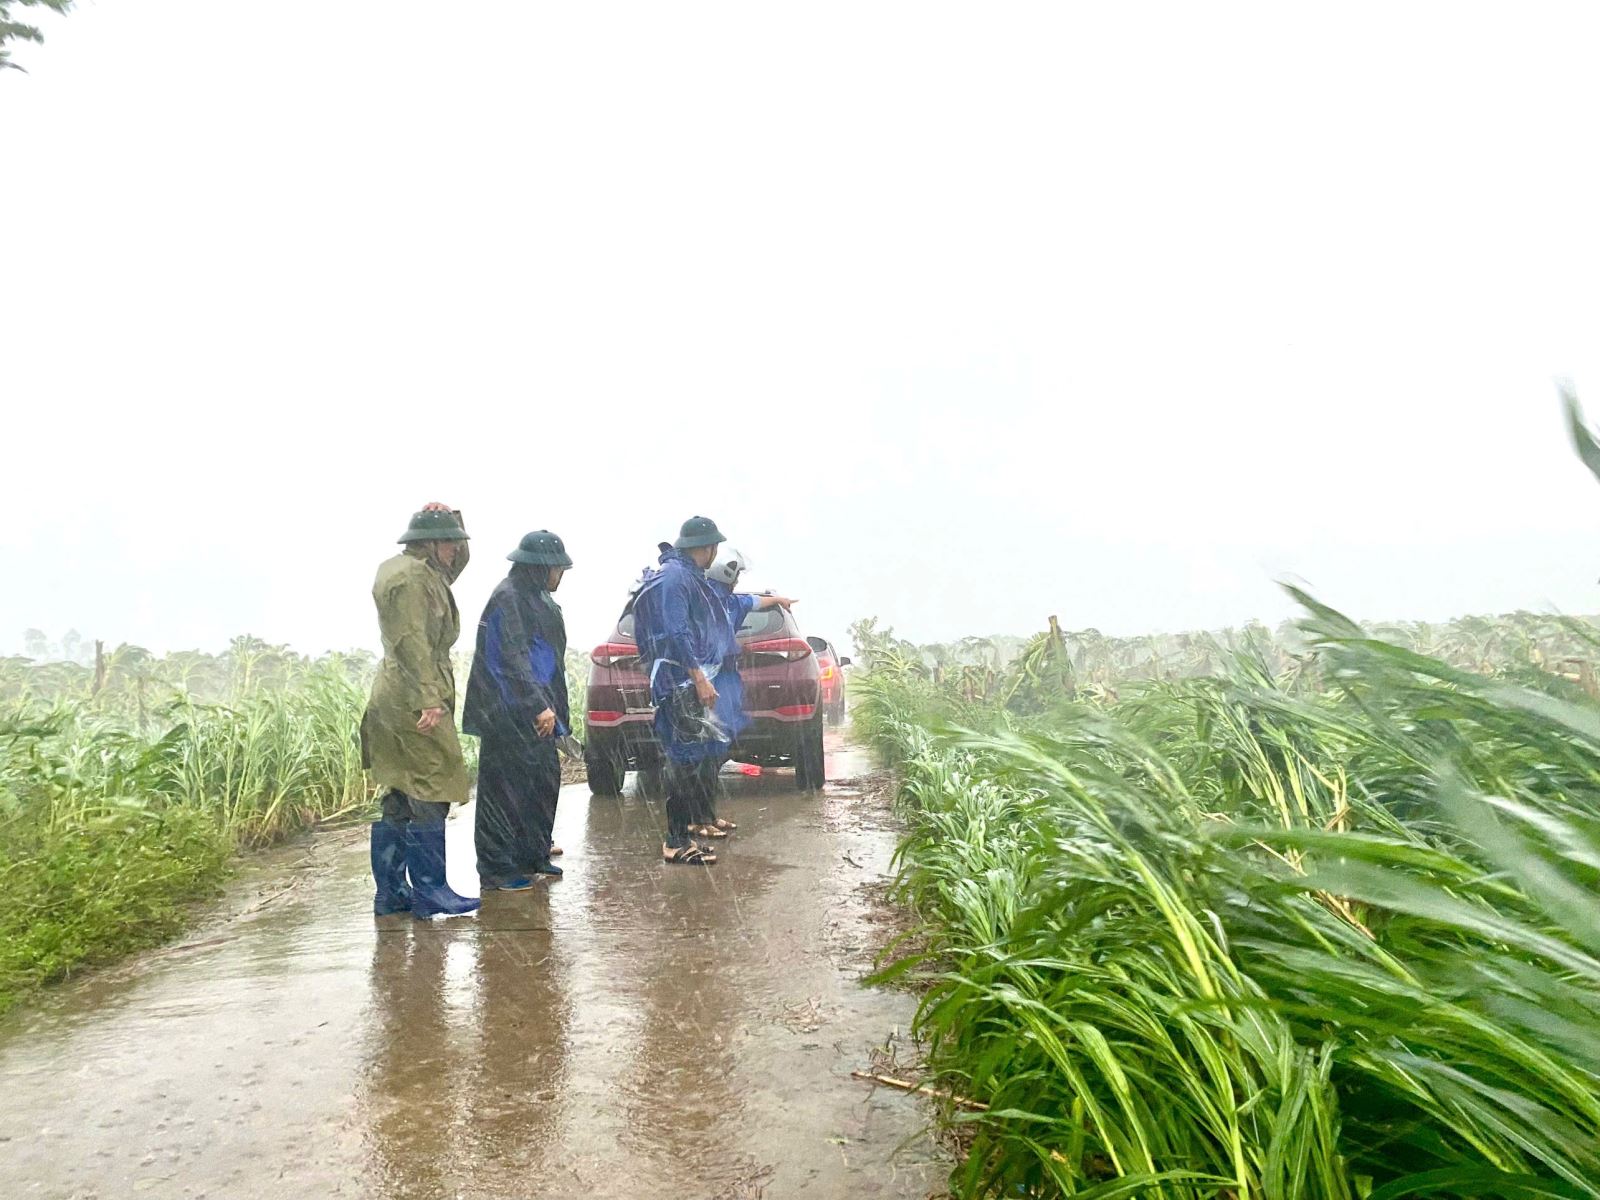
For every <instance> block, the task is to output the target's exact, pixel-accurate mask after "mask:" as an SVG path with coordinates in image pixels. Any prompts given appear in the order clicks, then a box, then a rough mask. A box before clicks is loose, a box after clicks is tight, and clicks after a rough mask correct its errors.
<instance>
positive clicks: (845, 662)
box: [839, 658, 850, 667]
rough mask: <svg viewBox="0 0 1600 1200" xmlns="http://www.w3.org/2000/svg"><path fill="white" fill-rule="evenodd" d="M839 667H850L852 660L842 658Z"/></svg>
mask: <svg viewBox="0 0 1600 1200" xmlns="http://www.w3.org/2000/svg"><path fill="white" fill-rule="evenodd" d="M839 665H840V666H841V667H848V666H849V665H850V660H849V659H848V658H841V659H840V660H839Z"/></svg>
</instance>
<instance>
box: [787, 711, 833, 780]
mask: <svg viewBox="0 0 1600 1200" xmlns="http://www.w3.org/2000/svg"><path fill="white" fill-rule="evenodd" d="M794 782H795V786H796V787H798V788H799V789H800V790H801V791H803V792H815V791H818V790H820V789H821V787H822V785H823V784H825V783H827V782H828V780H827V774H826V767H825V766H824V763H823V757H822V714H821V713H818V714H817V715H816V716H815V717H813V718H811V720H809V721H807V722H806V727H805V729H804V730H802V731H801V733H800V749H799V753H797V754H796V755H795V759H794Z"/></svg>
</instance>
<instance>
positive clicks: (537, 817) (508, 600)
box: [461, 529, 572, 892]
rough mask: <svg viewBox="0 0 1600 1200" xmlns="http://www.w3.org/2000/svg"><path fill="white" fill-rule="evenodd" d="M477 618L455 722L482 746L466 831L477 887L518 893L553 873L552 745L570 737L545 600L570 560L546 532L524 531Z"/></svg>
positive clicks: (557, 647)
mask: <svg viewBox="0 0 1600 1200" xmlns="http://www.w3.org/2000/svg"><path fill="white" fill-rule="evenodd" d="M506 557H507V558H508V559H510V560H511V563H512V566H511V571H510V573H509V574H508V575H507V576H506V577H505V578H504V579H502V580H501V581H500V583H499V584H498V585H497V586H496V587H495V589H494V592H493V593H492V594H491V595H490V596H489V603H488V604H487V605H485V606H484V610H483V617H482V619H481V620H479V622H478V644H477V650H476V653H474V655H473V657H472V673H471V675H469V676H468V677H467V699H466V705H465V707H464V708H463V709H462V713H461V725H462V728H463V729H464V730H465V731H466V732H467V733H472V734H476V735H477V736H478V737H479V738H481V739H482V741H481V742H480V744H479V750H478V810H477V815H476V817H475V820H474V825H473V834H474V838H475V840H476V842H477V848H478V881H479V885H480V887H481V888H482V889H483V890H485V891H493V890H495V889H499V890H501V891H509V892H518V891H523V890H525V889H527V888H530V887H532V886H533V881H532V880H531V879H529V878H528V876H529V875H534V874H538V875H552V876H554V875H560V874H561V868H560V867H558V866H555V865H554V864H553V863H552V862H551V861H550V858H551V856H552V855H553V854H560V853H561V852H560V851H559V850H557V849H556V848H555V847H554V846H553V845H552V844H551V841H550V835H551V829H552V827H553V826H554V824H555V819H556V801H557V799H558V798H559V796H560V794H561V761H560V758H559V757H558V755H557V753H556V739H557V738H561V737H565V736H567V735H568V734H570V733H571V732H572V729H571V720H572V717H571V714H570V712H569V711H568V707H567V668H566V658H567V627H566V622H565V621H564V620H563V618H562V616H561V606H560V605H558V604H557V603H556V601H555V597H554V596H553V595H552V594H551V593H553V592H554V591H555V590H556V589H557V588H559V587H560V586H561V578H562V576H563V575H565V574H566V571H567V568H569V567H570V566H572V559H571V558H570V557H569V556H568V554H567V548H566V546H565V545H563V544H562V541H561V539H560V538H559V537H557V536H556V535H555V534H553V533H551V532H550V531H549V530H548V529H540V530H537V531H535V532H533V533H530V534H526V535H524V537H523V539H522V541H521V543H520V544H519V545H518V546H517V548H516V549H515V550H513V551H512V552H511V553H510V554H508V555H506Z"/></svg>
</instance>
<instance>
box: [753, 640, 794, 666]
mask: <svg viewBox="0 0 1600 1200" xmlns="http://www.w3.org/2000/svg"><path fill="white" fill-rule="evenodd" d="M744 652H745V653H746V654H776V655H778V656H779V657H781V658H786V659H788V660H789V661H790V662H799V661H800V660H801V659H802V658H804V657H805V656H806V655H808V654H810V653H811V647H810V646H808V645H807V644H806V641H805V639H804V638H770V639H768V640H766V641H761V642H746V643H745V645H744Z"/></svg>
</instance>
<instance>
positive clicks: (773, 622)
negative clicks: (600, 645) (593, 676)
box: [617, 608, 783, 642]
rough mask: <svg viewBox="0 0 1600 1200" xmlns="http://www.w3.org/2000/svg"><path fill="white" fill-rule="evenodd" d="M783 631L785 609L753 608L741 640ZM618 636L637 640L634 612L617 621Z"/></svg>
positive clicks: (746, 619)
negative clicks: (762, 609) (634, 634)
mask: <svg viewBox="0 0 1600 1200" xmlns="http://www.w3.org/2000/svg"><path fill="white" fill-rule="evenodd" d="M782 632H783V609H781V608H769V609H766V610H765V611H756V610H752V611H751V613H750V614H749V615H748V616H747V617H745V619H744V622H743V624H741V625H740V626H739V640H740V641H742V642H743V641H749V640H750V639H751V638H758V637H771V636H773V635H775V634H779V633H782ZM617 636H618V637H619V638H621V639H623V640H624V641H628V642H631V641H635V640H636V639H635V638H634V636H633V614H632V613H628V614H626V615H625V616H624V617H623V618H622V620H620V621H618V622H617Z"/></svg>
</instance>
